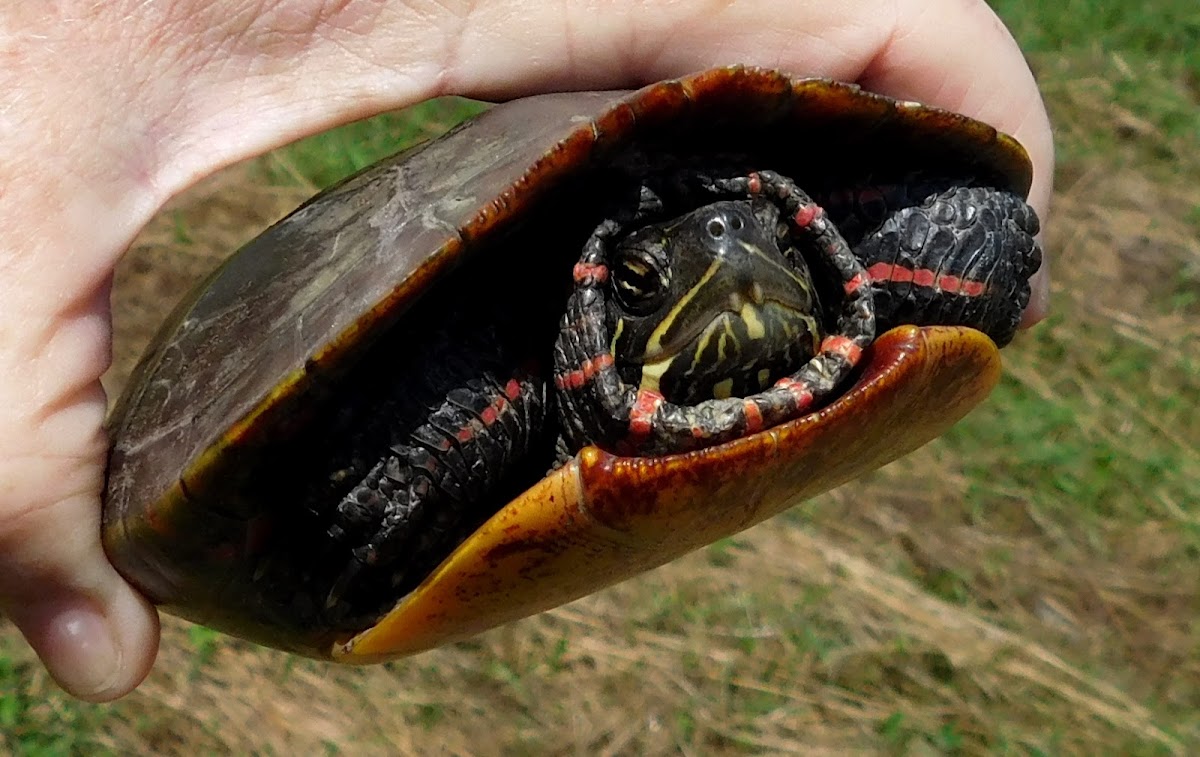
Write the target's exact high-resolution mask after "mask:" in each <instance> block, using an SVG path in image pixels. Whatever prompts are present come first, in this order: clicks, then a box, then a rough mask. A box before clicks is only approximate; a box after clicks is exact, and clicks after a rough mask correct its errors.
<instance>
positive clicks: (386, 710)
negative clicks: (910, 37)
mask: <svg viewBox="0 0 1200 757" xmlns="http://www.w3.org/2000/svg"><path fill="white" fill-rule="evenodd" d="M1083 91H1084V92H1085V93H1086V92H1088V91H1090V90H1088V89H1087V87H1083ZM1089 107H1090V106H1089ZM1099 108H1100V110H1099V111H1097V112H1096V113H1094V114H1093V115H1094V116H1098V114H1101V113H1104V110H1103V105H1102V104H1101V105H1100V106H1099ZM1113 123H1114V129H1124V128H1126V127H1124V126H1121V123H1123V122H1122V121H1121V120H1120V119H1114V122H1113ZM1131 134H1132V136H1129V137H1125V138H1126V139H1133V140H1137V139H1154V138H1155V135H1154V134H1149V135H1145V134H1140V133H1139V132H1137V131H1136V130H1135V131H1134V132H1131ZM1137 147H1138V146H1137V145H1136V144H1135V145H1133V146H1131V149H1130V152H1128V153H1125V154H1124V156H1122V154H1121V153H1118V154H1115V155H1110V156H1108V157H1107V158H1105V159H1097V160H1095V161H1091V162H1082V163H1078V164H1074V165H1071V166H1069V167H1068V169H1067V171H1065V172H1064V174H1063V176H1062V179H1061V181H1060V191H1059V194H1058V196H1057V198H1056V214H1055V218H1054V223H1053V225H1052V226H1051V229H1050V235H1049V238H1048V248H1049V249H1050V250H1051V253H1052V255H1053V257H1054V266H1055V268H1054V273H1055V294H1056V304H1055V312H1056V315H1055V317H1054V318H1052V319H1051V321H1050V322H1049V323H1047V324H1045V325H1044V326H1042V327H1040V329H1039V331H1038V332H1036V333H1035V334H1032V335H1028V336H1026V337H1025V338H1023V339H1021V340H1020V341H1019V342H1018V343H1017V344H1016V345H1014V346H1013V347H1012V348H1011V349H1010V350H1009V351H1008V352H1007V356H1006V357H1007V365H1008V371H1009V380H1008V381H1007V382H1006V387H1005V389H1004V391H1006V392H1008V394H1006V395H1005V396H1006V397H1007V398H1008V399H1007V400H1005V401H1004V402H1001V401H996V402H992V403H989V404H988V405H987V406H985V407H984V408H983V409H981V411H980V412H979V414H977V417H976V419H975V421H974V422H975V424H976V425H975V426H971V427H970V428H971V429H972V430H974V429H979V430H980V433H984V432H986V431H989V430H991V429H994V428H997V427H1000V426H1004V425H1005V424H1009V425H1011V426H1012V427H1013V428H1014V429H1019V428H1021V427H1022V424H1023V423H1025V422H1026V421H1028V420H1031V419H1029V418H1026V417H1022V416H1021V415H1020V414H1022V413H1028V412H1030V411H1029V408H1032V407H1038V406H1039V405H1037V404H1036V403H1037V402H1041V403H1050V404H1056V405H1062V406H1063V407H1066V408H1070V409H1071V411H1072V413H1073V421H1072V423H1073V429H1074V430H1073V431H1072V432H1071V434H1068V435H1065V436H1063V437H1061V438H1052V439H1045V440H1042V442H1043V443H1044V445H1045V446H1046V451H1045V454H1044V456H1043V457H1041V458H1039V457H1038V456H1037V455H1033V456H1030V455H1023V456H1018V455H1017V453H1016V452H1015V451H1014V449H1015V448H1014V445H1018V444H1019V445H1026V446H1028V445H1030V444H1031V442H1030V440H1029V437H1023V436H1021V435H1020V432H1019V431H1014V432H1013V435H1012V436H1011V437H1010V438H1008V440H1007V442H1005V441H1004V440H1003V439H1002V440H1001V441H1000V442H999V443H996V444H992V445H990V444H989V443H987V442H981V443H976V444H975V445H974V446H971V440H970V439H965V438H963V437H962V435H959V436H957V437H952V438H951V439H950V440H942V441H939V442H937V443H934V444H932V445H929V446H927V447H926V448H924V449H922V450H920V451H918V452H916V453H915V454H913V455H911V456H909V457H908V458H906V459H905V460H903V461H900V462H898V463H896V464H894V465H892V466H890V467H888V468H886V469H884V470H882V471H880V472H878V473H876V474H873V475H871V476H868V477H867V478H866V479H864V480H862V481H859V482H856V483H853V484H851V485H848V486H845V487H843V488H841V489H839V490H837V491H835V492H833V493H832V494H830V495H827V496H825V497H823V498H821V499H819V500H817V501H814V502H812V503H809V504H807V505H805V506H803V508H801V509H800V510H799V511H797V512H794V513H789V514H788V515H785V516H783V517H781V518H777V519H776V520H774V521H772V522H769V523H766V524H764V525H762V526H759V527H757V528H755V529H753V530H751V531H749V532H747V533H745V534H743V535H741V536H739V537H737V538H736V539H732V540H729V541H727V542H724V543H722V544H720V545H717V546H715V547H713V548H710V549H708V550H705V551H702V552H699V553H696V554H693V555H691V556H689V557H687V558H685V559H683V560H680V561H678V562H676V563H674V564H672V565H669V566H667V567H665V568H663V569H660V570H659V571H656V572H654V573H652V574H649V575H647V576H644V577H642V578H640V579H637V580H634V581H630V582H627V583H625V584H622V585H619V586H617V587H614V588H612V589H610V590H608V591H605V592H602V593H600V594H598V595H595V596H593V597H589V598H587V599H584V600H581V601H579V602H576V603H574V604H572V605H569V606H567V607H564V608H561V609H559V610H556V611H553V612H550V613H547V614H545V615H542V616H540V617H536V618H531V619H528V620H526V621H523V622H520V623H516V624H513V625H511V626H508V627H506V628H501V629H498V630H496V631H493V632H491V633H488V634H486V635H484V636H482V637H480V638H479V639H477V640H475V641H472V642H470V643H466V644H461V645H458V646H456V647H452V648H447V649H442V650H437V651H434V652H431V653H427V654H425V655H422V656H419V657H417V658H413V659H411V660H407V661H402V662H399V663H395V664H392V665H388V666H383V667H376V668H370V669H361V670H360V669H346V668H337V667H332V666H327V665H323V664H319V663H314V662H310V661H306V660H298V659H295V658H289V657H288V656H286V655H283V654H280V653H276V652H273V651H269V650H263V649H258V648H255V647H252V646H250V645H248V644H245V643H243V642H239V641H236V640H231V639H225V638H219V639H216V640H213V639H211V638H208V637H203V636H197V635H196V634H194V633H189V630H188V628H187V626H186V624H184V623H182V622H177V621H174V620H171V619H168V620H167V622H166V625H165V631H164V642H163V650H162V653H161V655H160V659H159V662H158V664H157V666H156V668H155V670H154V672H153V673H152V675H151V676H150V678H149V680H148V681H147V682H146V684H145V685H144V686H143V687H142V688H141V689H139V690H138V691H137V692H136V693H135V694H133V695H132V696H130V697H129V698H128V699H126V700H124V701H122V702H121V703H119V704H117V705H115V706H113V707H112V708H111V709H108V710H107V711H106V715H105V720H104V722H103V724H102V728H101V730H102V734H103V735H102V736H101V737H100V738H101V742H102V744H104V745H107V746H109V747H110V748H111V749H113V750H114V751H116V752H119V753H123V754H124V753H143V754H193V753H196V752H226V751H232V752H238V753H247V752H261V753H274V754H282V753H293V752H295V753H301V754H311V753H318V752H320V751H322V750H330V751H344V752H347V753H354V754H360V753H361V754H395V753H404V754H483V755H487V754H525V753H535V754H544V753H549V754H568V753H579V754H675V753H682V754H714V753H717V754H719V753H740V752H762V753H786V752H805V753H816V754H819V753H824V752H828V753H837V754H846V753H855V752H862V753H876V752H880V751H883V752H895V753H913V754H923V753H930V752H939V751H961V752H963V753H989V752H995V751H1015V752H1018V753H1042V754H1051V753H1052V754H1062V753H1074V754H1094V753H1097V752H1124V751H1136V752H1138V753H1160V752H1162V753H1177V754H1183V753H1186V752H1189V751H1193V750H1195V749H1197V748H1200V720H1198V718H1197V716H1196V713H1197V712H1200V690H1198V684H1197V681H1200V660H1198V652H1200V629H1198V626H1197V619H1198V617H1200V571H1197V570H1196V569H1195V564H1196V559H1197V557H1198V555H1197V551H1196V550H1197V545H1200V537H1198V536H1197V534H1198V533H1200V515H1198V514H1197V511H1196V509H1195V508H1196V505H1195V502H1194V501H1187V500H1186V499H1185V497H1186V496H1187V495H1188V494H1190V495H1192V496H1195V495H1197V492H1198V488H1197V485H1196V483H1195V482H1196V481H1197V480H1200V454H1198V453H1197V449H1200V428H1198V426H1197V424H1196V423H1195V421H1196V418H1195V410H1194V408H1195V397H1196V394H1197V392H1200V379H1198V378H1197V368H1198V366H1197V362H1196V361H1197V356H1196V354H1195V344H1197V340H1198V339H1200V319H1197V317H1196V315H1197V310H1198V309H1200V305H1198V304H1196V301H1195V300H1194V299H1188V298H1187V297H1186V295H1188V294H1189V292H1190V293H1194V292H1196V291H1198V290H1200V284H1198V282H1200V243H1198V242H1197V233H1196V223H1195V221H1194V220H1188V218H1189V214H1192V213H1195V212H1196V211H1195V210H1194V209H1195V208H1198V207H1200V190H1197V189H1196V186H1195V185H1194V183H1193V182H1189V181H1188V176H1190V177H1191V178H1192V179H1195V177H1196V176H1197V172H1195V170H1194V169H1195V166H1192V167H1190V168H1189V170H1188V171H1184V172H1181V174H1180V176H1179V177H1177V180H1174V181H1172V180H1171V179H1170V178H1167V179H1164V178H1163V177H1162V176H1149V175H1148V174H1146V173H1145V172H1143V171H1141V170H1140V169H1139V166H1138V165H1137V163H1136V161H1134V160H1133V159H1132V158H1131V157H1130V156H1133V155H1135V154H1137V149H1136V148H1137ZM256 175H257V174H256V173H255V172H253V171H252V170H250V169H247V168H244V167H243V168H239V169H233V170H231V171H229V172H227V173H226V174H224V175H223V176H222V177H220V178H218V179H216V180H214V181H212V182H209V183H208V184H207V185H205V186H204V187H201V188H198V189H197V190H195V191H194V192H192V193H190V194H189V195H188V196H187V197H186V198H183V199H181V200H180V201H179V202H178V203H176V205H175V207H174V209H172V210H170V211H168V212H167V213H165V214H164V215H163V216H162V217H161V218H159V219H158V220H157V221H156V222H155V223H154V224H153V225H152V226H151V228H150V229H148V230H147V231H146V233H145V234H144V235H143V237H142V240H141V241H140V242H139V243H138V245H137V246H136V247H135V249H134V250H133V252H132V254H131V255H130V256H129V258H128V259H127V261H126V263H125V266H124V269H123V272H122V274H121V277H120V280H119V282H118V293H117V303H118V304H117V306H116V316H117V344H118V352H117V357H116V363H115V365H114V369H113V372H112V374H111V375H110V377H109V382H110V386H111V387H113V388H115V387H117V386H119V385H120V384H121V382H122V381H123V378H124V376H125V375H127V373H128V370H129V369H130V368H131V366H132V363H133V361H134V360H135V359H136V354H137V350H138V348H137V345H139V344H141V343H144V341H145V340H146V339H147V338H148V337H149V336H150V334H151V333H152V332H153V330H154V328H155V327H156V326H157V324H158V323H159V322H160V320H161V318H162V317H163V315H164V314H165V312H167V311H168V310H169V309H170V307H171V304H172V303H173V302H174V299H175V298H176V297H177V296H178V295H179V294H181V293H182V291H183V289H184V288H185V287H186V286H187V284H188V283H189V282H191V281H193V280H195V279H197V278H198V277H200V276H201V275H202V274H203V273H204V272H205V271H206V270H208V269H209V268H210V267H211V265H213V261H214V260H215V259H216V258H217V257H218V256H219V255H220V254H223V253H224V252H226V251H228V250H231V249H234V248H235V247H236V246H237V245H238V244H239V243H240V242H242V241H244V240H245V239H246V238H248V237H249V236H251V235H252V234H253V233H255V232H256V231H257V230H258V229H260V228H261V227H263V226H264V225H265V224H266V223H267V222H268V221H269V220H270V219H272V218H274V217H277V216H278V215H279V214H281V213H282V212H283V211H284V210H286V209H287V208H289V207H292V206H294V205H295V204H296V203H297V202H298V201H299V199H301V196H302V195H304V194H306V191H305V190H304V189H297V190H281V189H277V188H270V187H266V186H263V185H262V184H261V183H260V182H258V181H256V180H253V178H252V177H253V176H256ZM180 230H186V232H184V233H181V231H180ZM185 238H186V241H184V240H185ZM1131 351H1132V352H1131ZM1130 354H1132V355H1134V356H1135V358H1134V359H1133V369H1139V371H1140V372H1139V374H1138V375H1139V377H1140V378H1138V380H1136V381H1125V382H1122V381H1119V380H1116V379H1114V377H1113V370H1114V367H1113V364H1112V363H1111V362H1109V361H1113V360H1117V359H1118V358H1117V357H1113V356H1114V355H1116V356H1119V357H1120V356H1123V357H1120V360H1124V361H1129V360H1130V358H1129V357H1128V355H1130ZM1139 361H1142V362H1141V363H1139ZM1142 363H1144V364H1142ZM1118 368H1120V366H1118ZM1128 368H1129V366H1125V367H1124V368H1121V369H1122V370H1124V369H1128ZM1014 398H1016V399H1014ZM1020 398H1029V400H1030V402H1031V403H1033V404H1028V405H1026V404H1021V403H1020V402H1019V401H1018V400H1020ZM1030 433H1033V432H1030ZM997 438H1000V437H997ZM1077 442H1082V443H1084V447H1082V449H1084V450H1085V451H1089V454H1113V451H1115V454H1116V455H1117V456H1118V457H1120V458H1121V461H1123V462H1122V463H1121V465H1117V464H1116V463H1114V464H1113V467H1112V469H1111V470H1112V471H1113V473H1112V476H1113V477H1114V479H1115V480H1112V481H1108V482H1103V485H1097V491H1099V492H1101V493H1102V496H1101V497H1100V499H1101V500H1103V501H1088V500H1087V496H1086V495H1087V493H1086V492H1084V493H1083V495H1081V494H1080V492H1079V491H1075V490H1072V487H1076V486H1078V485H1079V482H1078V481H1075V480H1074V479H1071V478H1069V477H1067V476H1065V474H1062V475H1060V473H1059V470H1060V469H1061V470H1067V469H1070V467H1071V466H1072V465H1073V464H1074V463H1073V462H1072V461H1071V460H1069V459H1064V458H1063V457H1062V456H1061V455H1059V456H1056V455H1055V454H1054V451H1055V450H1059V449H1064V448H1065V449H1074V447H1071V446H1070V445H1071V444H1075V443H1077ZM1022 449H1024V448H1022ZM1168 452H1169V453H1170V454H1169V455H1168ZM1164 455H1166V456H1167V458H1166V459H1168V463H1169V469H1165V468H1164V469H1161V470H1160V468H1161V467H1162V466H1163V463H1162V459H1163V458H1164ZM1031 461H1032V462H1031ZM1039 466H1040V467H1039ZM1156 466H1158V467H1156ZM1096 470H1097V471H1099V472H1098V473H1097V472H1093V473H1092V474H1090V475H1091V476H1092V477H1096V476H1102V475H1104V471H1105V470H1108V469H1107V468H1105V467H1104V466H1103V465H1101V466H1100V467H1099V468H1097V469H1096ZM1130 471H1133V472H1132V473H1131V472H1130ZM1156 471H1157V472H1156ZM0 648H2V649H4V650H6V651H7V653H8V654H9V656H10V657H13V658H15V659H17V660H18V661H20V662H21V664H25V663H27V662H28V660H29V659H30V658H29V655H28V653H27V652H25V651H24V650H23V649H22V648H20V646H19V644H18V643H17V642H16V641H15V640H14V637H13V634H12V632H11V631H9V632H8V633H7V635H5V636H4V637H3V645H2V647H0ZM24 675H25V676H26V677H27V679H28V680H29V681H30V687H31V689H30V690H31V691H32V692H35V694H36V696H35V697H34V699H37V698H39V697H41V698H44V702H45V704H44V705H43V706H45V707H49V708H51V709H53V708H54V707H55V706H57V705H56V704H55V703H56V702H60V701H61V700H60V699H58V698H57V695H56V694H54V693H53V692H52V691H51V687H50V686H49V685H48V684H47V683H46V679H45V676H44V674H43V673H41V672H40V670H39V669H37V668H36V667H35V666H29V668H28V670H27V671H26V672H25V674H24ZM52 721H53V714H52V713H51V714H49V715H47V722H52Z"/></svg>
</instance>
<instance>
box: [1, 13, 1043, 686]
mask: <svg viewBox="0 0 1200 757" xmlns="http://www.w3.org/2000/svg"><path fill="white" fill-rule="evenodd" d="M734 62H743V63H748V64H757V65H762V66H772V67H778V68H782V69H785V70H788V71H790V72H794V73H800V74H805V75H813V76H829V77H835V78H838V79H843V80H847V81H857V82H859V83H861V84H863V85H864V86H866V87H868V88H870V89H873V90H876V91H879V92H883V93H886V94H890V95H893V96H897V97H901V98H905V99H912V100H921V101H924V102H927V103H931V104H935V105H940V106H942V107H945V108H949V109H952V110H956V111H960V112H963V113H966V114H968V115H971V116H974V117H975V118H978V119H981V120H983V121H986V122H988V123H990V124H992V125H994V126H996V127H997V128H999V129H1001V130H1003V131H1007V132H1009V133H1011V134H1014V135H1015V136H1016V137H1017V138H1018V139H1019V140H1020V141H1021V142H1022V143H1024V144H1025V146H1026V147H1027V148H1028V150H1029V152H1030V154H1031V156H1032V158H1033V162H1034V166H1035V174H1034V176H1035V178H1034V186H1033V192H1032V198H1031V199H1032V203H1033V205H1034V206H1035V208H1036V209H1037V210H1038V211H1039V212H1040V213H1041V214H1042V216H1043V218H1044V217H1045V213H1046V210H1047V205H1048V202H1049V195H1050V179H1051V173H1052V163H1053V148H1052V143H1051V137H1050V127H1049V123H1048V120H1047V117H1046V113H1045V110H1044V107H1043V105H1042V101H1041V98H1040V96H1039V95H1038V92H1037V88H1036V86H1035V84H1034V80H1033V77H1032V75H1031V74H1030V72H1029V70H1028V68H1027V67H1026V65H1025V62H1024V60H1023V59H1022V57H1021V54H1020V52H1019V50H1018V49H1017V46H1016V44H1015V43H1014V42H1013V40H1012V38H1011V37H1010V36H1009V34H1008V32H1007V31H1006V30H1005V28H1004V27H1003V25H1002V24H1001V23H1000V21H999V20H998V19H997V18H996V17H995V16H994V15H993V14H992V12H991V11H990V10H989V8H988V7H987V6H986V5H985V3H984V2H983V0H845V1H843V2H839V3H830V2H825V0H675V1H674V2H665V1H664V2H658V3H654V2H638V1H637V0H607V1H606V2H589V1H588V0H539V1H538V2H529V1H528V0H473V1H472V0H427V1H422V0H407V1H405V2H401V1H399V0H395V1H389V0H273V1H272V2H267V1H266V0H151V1H150V2H147V1H146V0H105V2H95V0H43V1H41V2H20V3H5V4H4V5H3V7H2V8H0V125H2V129H3V149H2V150H0V197H2V198H3V201H2V202H0V610H2V611H3V613H4V614H5V615H6V616H7V617H9V618H10V619H11V620H12V621H13V622H14V623H16V624H17V626H19V627H20V629H21V630H22V631H23V632H24V634H25V637H26V638H27V639H28V641H29V643H30V644H31V645H32V646H33V648H34V649H35V650H36V651H37V653H38V654H39V655H40V656H41V658H42V660H43V661H44V663H45V664H46V666H47V668H48V669H49V670H50V672H51V674H52V675H53V676H54V678H55V679H56V680H57V681H58V682H59V684H61V685H62V686H63V688H65V689H66V690H67V691H69V692H71V693H72V694H74V695H76V696H79V697H81V698H84V699H88V700H93V701H104V700H110V699H114V698H117V697H119V696H121V695H123V694H125V693H127V692H128V691H130V690H131V689H132V688H134V687H135V686H136V685H137V684H138V683H139V682H140V681H141V680H142V678H143V677H144V676H145V675H146V674H147V672H148V671H149V669H150V666H151V664H152V663H153V660H154V656H155V653H156V651H157V648H158V637H159V628H158V617H157V614H156V612H155V611H154V609H153V608H152V607H151V606H150V605H149V604H148V603H147V602H146V601H145V600H144V599H143V598H142V597H141V596H140V595H139V594H138V593H137V592H136V591H135V590H134V589H133V588H132V587H130V586H129V585H128V584H127V583H126V582H125V581H124V580H123V579H122V578H121V577H120V576H119V575H118V574H117V573H116V572H115V571H114V570H113V568H112V567H111V566H110V565H109V563H108V561H107V560H106V559H105V556H104V553H103V551H102V549H101V546H100V543H99V514H100V490H101V484H102V481H103V476H104V460H105V451H106V446H107V440H106V438H105V436H104V434H103V432H102V429H101V423H102V421H103V418H104V412H105V396H104V392H103V390H102V389H101V386H100V381H99V379H100V375H101V374H102V373H103V372H104V370H105V368H106V367H107V366H108V363H109V359H110V357H109V353H110V341H111V340H110V337H111V329H110V318H109V305H108V288H109V281H110V276H111V274H112V270H113V266H114V265H115V264H116V262H117V259H118V258H119V257H120V255H121V253H122V252H123V250H124V249H125V248H126V246H127V245H128V244H129V243H130V241H131V240H132V239H133V237H134V235H135V234H136V233H137V232H138V230H139V229H140V228H141V227H142V226H143V225H144V224H145V223H146V222H147V221H148V220H149V219H150V217H151V215H152V214H153V213H154V212H155V211H156V210H157V209H158V208H159V207H160V206H162V204H163V203H164V202H166V200H167V199H168V198H170V197H171V196H172V195H173V194H175V193H177V192H179V191H180V190H182V189H183V188H185V187H187V186H188V185H189V184H191V183H193V182H195V181H196V180H198V179H200V178H201V177H203V176H205V175H206V174H209V173H211V172H212V171H214V170H216V169H217V168H220V167H221V166H224V165H227V164H229V163H231V162H234V161H237V160H240V159H243V158H247V157H250V156H253V155H256V154H259V153H262V152H264V151H266V150H268V149H270V148H273V147H276V146H278V145H281V144H284V143H286V142H289V141H291V140H294V139H296V138H298V137H301V136H304V135H307V134H311V133H314V132H318V131H321V130H324V129H326V128H328V127H330V126H333V125H335V124H337V123H341V122H345V121H349V120H353V119H357V118H361V117H364V116H368V115H371V114H373V113H377V112H380V111H382V110H386V109H391V108H396V107H400V106H404V105H408V104H410V103H414V102H417V101H419V100H423V99H426V98H429V97H433V96H435V95H442V94H462V95H468V96H472V97H480V98H486V99H497V98H511V97H518V96H522V95H529V94H534V93H537V92H545V91H552V90H563V89H599V88H625V87H632V86H637V85H641V84H645V83H648V82H651V81H655V80H659V79H663V78H667V77H671V76H676V75H680V74H685V73H689V72H691V71H695V70H698V69H702V68H707V67H710V66H713V65H718V64H727V63H734ZM1047 292H1048V287H1047V282H1046V279H1045V277H1044V276H1039V278H1038V280H1037V282H1036V286H1035V294H1034V299H1033V303H1032V305H1031V306H1030V309H1029V312H1028V313H1027V316H1026V322H1027V323H1032V322H1034V321H1036V320H1037V319H1039V318H1041V317H1042V316H1043V315H1044V314H1045V312H1046V307H1047Z"/></svg>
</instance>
